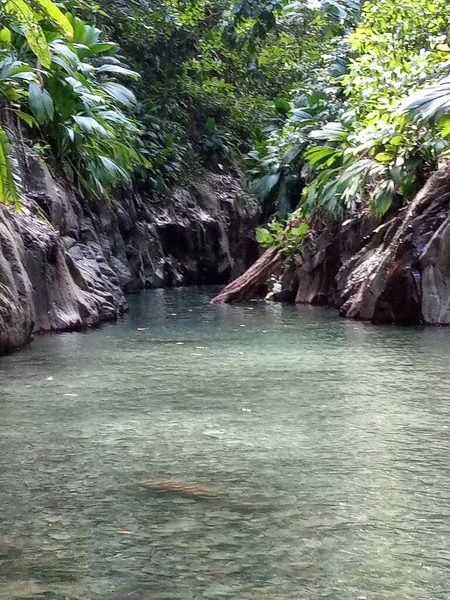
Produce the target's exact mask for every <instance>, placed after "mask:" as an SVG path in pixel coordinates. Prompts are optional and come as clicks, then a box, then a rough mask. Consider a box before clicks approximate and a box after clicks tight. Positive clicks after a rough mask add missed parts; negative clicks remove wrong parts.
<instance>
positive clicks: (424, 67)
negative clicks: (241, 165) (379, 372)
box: [249, 0, 450, 219]
mask: <svg viewBox="0 0 450 600" xmlns="http://www.w3.org/2000/svg"><path fill="white" fill-rule="evenodd" d="M449 24H450V6H449V5H448V3H446V2H445V1H444V0H433V1H431V0H427V1H425V0H421V1H419V2H417V1H416V0H405V1H403V2H401V3H392V2H390V1H388V0H367V1H366V2H365V3H364V6H363V9H362V15H361V20H360V22H359V24H358V25H357V26H356V28H355V29H354V30H353V32H350V35H349V36H348V37H347V39H348V43H349V44H350V47H349V46H347V45H346V42H345V41H344V43H343V42H342V41H341V40H342V39H344V40H345V38H341V39H340V40H336V39H334V40H333V41H332V45H333V46H334V50H333V51H332V52H331V53H329V55H328V57H329V59H330V60H329V61H328V67H326V75H325V77H321V76H319V80H321V81H319V82H317V81H316V82H315V83H316V86H318V88H319V90H320V91H321V92H322V94H323V107H324V108H325V107H327V108H328V110H322V111H320V110H319V111H317V110H315V111H311V110H310V109H309V108H308V106H307V104H308V103H306V105H305V103H304V99H303V98H304V94H303V92H302V93H301V94H300V95H297V97H294V100H293V101H292V107H293V108H292V110H291V111H290V112H289V113H288V114H287V117H286V118H285V119H284V121H283V123H282V124H281V126H279V127H276V128H274V129H272V131H271V132H270V133H269V135H268V137H267V139H266V141H265V143H264V144H263V147H262V151H261V150H260V149H259V148H258V147H256V149H255V150H254V151H253V152H252V153H250V155H249V159H250V160H254V161H255V160H256V164H254V165H253V166H252V169H251V171H250V173H251V176H252V177H253V184H252V185H253V189H254V191H255V192H256V193H258V194H259V195H260V196H261V197H262V198H263V199H267V198H268V199H269V200H270V201H271V202H272V203H274V202H276V201H277V202H278V204H279V205H283V203H284V204H286V203H285V196H286V192H285V187H286V186H285V184H284V182H285V181H286V180H288V178H292V177H294V178H296V179H297V180H298V181H299V185H298V186H297V188H295V189H294V193H295V196H294V198H291V199H290V205H291V208H294V206H295V205H298V206H299V207H300V208H301V212H302V214H303V215H314V214H317V213H319V214H321V215H322V216H325V217H330V218H333V219H336V218H341V217H342V216H343V214H344V213H345V212H346V211H357V210H365V209H367V208H368V209H369V210H370V211H371V212H372V213H374V214H376V215H378V216H382V215H384V214H385V213H386V212H387V211H388V210H389V209H390V208H391V207H392V206H400V205H401V204H403V203H405V202H407V201H408V200H409V199H410V198H412V197H413V196H414V195H415V193H416V192H417V190H418V189H420V187H421V186H422V185H423V183H424V181H425V180H426V178H427V176H428V174H429V173H431V172H432V170H434V169H435V168H436V167H437V165H438V162H439V160H442V159H443V158H445V157H446V155H447V153H448V144H447V141H446V138H447V136H448V135H449V134H450V125H449V123H450V119H449V117H448V116H447V115H448V114H449V112H450V86H449V79H448V78H447V77H446V75H447V74H448V70H449V65H450V63H449V61H448V58H449V54H448V53H449V51H450V47H449V46H448V45H447V36H448V30H449ZM322 44H323V42H322ZM323 66H324V67H325V65H323ZM324 72H325V70H324V69H323V70H322V73H324ZM424 82H429V84H428V86H425V87H424ZM307 86H308V84H307ZM422 87H424V89H420V88H422ZM299 99H300V102H299ZM296 109H299V110H300V117H301V118H300V120H297V121H296V119H295V110H296ZM300 189H301V190H302V193H301V194H300V192H299V190H300Z"/></svg>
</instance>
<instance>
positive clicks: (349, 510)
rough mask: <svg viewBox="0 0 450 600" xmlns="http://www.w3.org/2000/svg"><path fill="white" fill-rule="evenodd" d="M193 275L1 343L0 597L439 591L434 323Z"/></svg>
mask: <svg viewBox="0 0 450 600" xmlns="http://www.w3.org/2000/svg"><path fill="white" fill-rule="evenodd" d="M209 295H211V293H210V292H208V291H207V290H205V291H202V290H196V291H195V290H190V291H186V290H174V291H170V292H162V291H156V292H149V293H147V294H144V295H142V296H141V297H137V298H133V299H132V303H131V304H132V306H131V308H132V310H131V314H130V316H129V317H127V318H126V319H125V320H124V321H123V322H120V323H118V324H117V325H114V326H110V327H107V328H105V329H103V330H101V331H98V332H94V333H92V334H89V335H83V334H74V335H62V336H53V337H47V338H39V339H38V340H36V342H35V344H34V345H33V346H32V347H31V348H27V349H25V350H24V351H22V352H20V353H17V354H15V355H13V356H10V357H6V358H5V359H2V361H1V362H0V375H1V381H2V395H1V400H0V407H1V421H0V432H1V435H0V506H1V507H2V508H1V521H0V599H1V600H4V599H5V600H10V599H13V598H15V599H17V598H20V599H22V600H24V599H30V598H46V599H53V600H55V599H63V598H64V599H67V598H69V599H78V600H89V599H92V600H94V599H95V600H103V599H105V600H106V599H117V600H122V599H124V598H132V599H136V600H147V599H152V600H155V599H156V600H157V599H163V598H164V599H166V600H167V599H177V598H179V599H190V598H193V599H197V598H219V597H221V598H233V599H239V600H241V599H242V600H247V599H248V600H263V599H265V600H274V599H279V600H291V599H292V598H302V599H303V598H305V599H309V598H311V599H313V598H314V599H315V598H322V597H323V598H333V599H338V600H350V599H352V600H354V599H357V598H359V599H361V600H362V599H363V598H367V600H369V599H379V600H382V599H383V600H384V599H395V600H397V599H398V600H400V599H402V600H404V599H409V598H411V599H414V600H416V599H417V600H419V599H420V600H424V599H428V598H429V599H430V600H431V599H433V600H435V599H437V598H438V599H439V598H442V599H443V598H445V597H446V595H448V594H449V593H450V589H449V583H448V582H449V578H448V567H449V565H450V552H449V550H448V548H449V542H450V520H449V517H450V508H449V507H450V502H449V501H450V484H449V481H450V479H449V474H450V473H449V471H450V461H449V457H448V433H449V431H448V428H449V426H450V407H449V402H448V396H449V371H448V342H449V337H448V336H449V335H450V332H448V331H446V330H424V329H420V328H411V329H396V328H391V327H386V328H375V327H370V326H366V325H363V324H358V323H352V322H348V321H344V320H340V319H337V318H336V317H335V316H334V315H333V313H332V312H329V311H327V310H324V309H310V308H295V307H282V306H280V305H273V304H264V303H250V304H248V305H245V306H242V305H241V306H226V307H211V306H209V305H208V297H209ZM143 480H152V481H157V482H161V481H162V482H165V481H171V482H179V483H178V484H177V485H178V489H172V490H170V489H166V490H165V491H164V489H163V488H164V486H161V485H159V486H158V485H155V486H153V487H149V488H145V487H141V486H139V485H138V482H142V481H143ZM191 484H198V485H199V486H204V487H206V488H208V489H212V490H215V491H217V494H216V495H211V496H208V495H203V496H202V495H195V494H192V493H189V489H191V490H192V489H193V488H192V487H191V488H189V485H191ZM183 486H184V488H183ZM158 488H160V489H158ZM166 488H167V486H166Z"/></svg>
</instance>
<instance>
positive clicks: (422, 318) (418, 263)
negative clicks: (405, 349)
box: [337, 170, 450, 325]
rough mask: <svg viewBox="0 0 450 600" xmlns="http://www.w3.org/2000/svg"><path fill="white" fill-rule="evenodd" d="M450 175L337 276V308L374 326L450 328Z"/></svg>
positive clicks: (437, 179) (441, 176)
mask: <svg viewBox="0 0 450 600" xmlns="http://www.w3.org/2000/svg"><path fill="white" fill-rule="evenodd" d="M449 213H450V172H449V171H448V170H442V171H439V172H437V173H435V174H434V175H432V177H431V178H430V179H429V180H428V182H427V184H426V185H425V186H424V188H423V189H422V190H421V191H420V192H419V194H418V195H417V196H416V198H415V199H414V200H413V201H412V202H411V204H410V205H409V206H408V207H407V208H406V209H403V210H402V211H400V213H399V214H398V215H397V217H396V218H395V219H393V221H392V222H391V223H390V224H389V225H387V226H386V227H385V228H384V230H382V232H380V234H378V235H376V236H375V237H374V238H373V240H372V241H371V243H369V244H368V245H367V246H366V247H364V248H363V249H362V250H361V251H360V252H359V253H358V254H357V255H356V256H355V257H354V258H352V259H350V262H349V263H348V264H344V266H343V268H342V272H340V273H339V274H338V276H337V279H338V285H339V288H340V294H339V299H338V302H337V304H338V306H339V308H340V311H341V314H343V315H344V316H347V317H352V318H357V319H365V320H370V321H372V322H373V323H398V324H405V325H413V324H420V323H427V324H432V325H447V324H449V323H450V312H449V303H450V277H449V276H450V273H449V263H450V253H449V251H450V216H449Z"/></svg>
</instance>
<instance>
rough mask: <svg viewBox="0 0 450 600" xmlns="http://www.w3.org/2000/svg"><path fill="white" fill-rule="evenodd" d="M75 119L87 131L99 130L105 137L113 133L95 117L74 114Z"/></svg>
mask: <svg viewBox="0 0 450 600" xmlns="http://www.w3.org/2000/svg"><path fill="white" fill-rule="evenodd" d="M72 118H73V120H74V121H75V123H77V125H78V126H79V127H80V128H81V129H82V130H83V131H85V132H86V133H92V132H94V131H95V132H97V133H99V134H100V135H103V136H105V137H110V136H111V135H112V134H111V133H110V132H109V131H107V130H106V129H105V128H104V127H103V125H102V124H101V123H99V122H98V121H97V119H94V118H93V117H85V116H83V115H74V116H73V117H72Z"/></svg>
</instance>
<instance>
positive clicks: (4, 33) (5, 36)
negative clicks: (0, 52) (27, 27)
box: [0, 27, 11, 46]
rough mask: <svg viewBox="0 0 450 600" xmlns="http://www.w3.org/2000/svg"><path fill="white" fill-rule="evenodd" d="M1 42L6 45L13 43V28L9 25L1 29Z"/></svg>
mask: <svg viewBox="0 0 450 600" xmlns="http://www.w3.org/2000/svg"><path fill="white" fill-rule="evenodd" d="M0 43H1V44H3V45H4V46H10V45H11V30H10V29H8V28H7V27H3V28H2V29H0Z"/></svg>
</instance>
